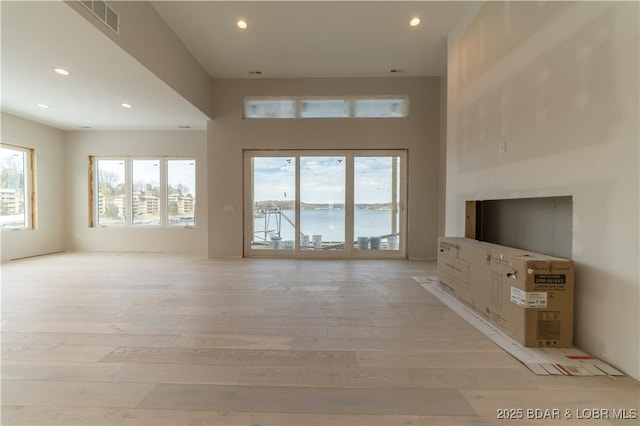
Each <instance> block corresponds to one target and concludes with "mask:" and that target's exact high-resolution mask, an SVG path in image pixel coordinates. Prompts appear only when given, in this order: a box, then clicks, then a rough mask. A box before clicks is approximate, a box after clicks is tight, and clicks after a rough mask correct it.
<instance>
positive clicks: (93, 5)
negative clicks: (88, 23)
mask: <svg viewBox="0 0 640 426" xmlns="http://www.w3.org/2000/svg"><path fill="white" fill-rule="evenodd" d="M80 3H82V4H83V5H84V6H85V7H86V8H87V9H89V10H90V11H91V12H92V13H93V14H94V15H95V16H96V18H98V19H99V20H100V21H102V22H103V23H104V24H105V25H106V26H107V27H109V28H111V29H112V30H113V31H114V32H115V33H116V34H117V33H118V32H119V30H120V16H118V14H117V13H116V11H115V10H113V8H112V7H111V6H109V5H108V4H107V2H105V1H102V0H80Z"/></svg>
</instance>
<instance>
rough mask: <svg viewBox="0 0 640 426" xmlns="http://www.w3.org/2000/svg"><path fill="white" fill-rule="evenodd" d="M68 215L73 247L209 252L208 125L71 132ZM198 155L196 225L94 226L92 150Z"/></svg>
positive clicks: (69, 243)
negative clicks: (182, 128)
mask: <svg viewBox="0 0 640 426" xmlns="http://www.w3.org/2000/svg"><path fill="white" fill-rule="evenodd" d="M66 142H67V146H66V149H67V151H66V155H67V181H66V184H67V188H68V192H69V193H68V209H67V210H68V215H69V216H68V217H69V219H68V221H67V235H66V238H67V239H66V244H67V247H68V249H70V250H73V251H121V252H127V251H129V252H165V253H184V254H196V253H197V254H206V252H207V236H208V228H207V213H206V211H207V205H208V190H207V178H206V177H207V145H206V132H204V131H189V130H187V131H78V132H67V134H66ZM118 155H122V156H130V157H136V156H137V157H150V156H169V155H177V156H193V157H194V158H195V159H196V228H195V229H186V228H166V227H161V228H153V227H149V228H141V227H106V228H99V227H90V226H89V214H90V213H89V175H88V169H89V157H90V156H118Z"/></svg>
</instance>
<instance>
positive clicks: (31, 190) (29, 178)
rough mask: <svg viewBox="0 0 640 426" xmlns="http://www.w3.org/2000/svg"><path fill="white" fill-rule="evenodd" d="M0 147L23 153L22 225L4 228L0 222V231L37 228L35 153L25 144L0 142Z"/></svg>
mask: <svg viewBox="0 0 640 426" xmlns="http://www.w3.org/2000/svg"><path fill="white" fill-rule="evenodd" d="M0 147H1V148H4V149H7V150H13V151H20V152H22V153H23V155H24V170H23V176H24V218H25V219H24V226H21V227H15V228H5V227H4V223H1V224H0V229H1V230H2V232H5V231H31V230H35V229H37V214H36V206H37V198H36V153H35V149H34V148H29V147H26V146H20V145H14V144H8V143H4V142H2V143H0Z"/></svg>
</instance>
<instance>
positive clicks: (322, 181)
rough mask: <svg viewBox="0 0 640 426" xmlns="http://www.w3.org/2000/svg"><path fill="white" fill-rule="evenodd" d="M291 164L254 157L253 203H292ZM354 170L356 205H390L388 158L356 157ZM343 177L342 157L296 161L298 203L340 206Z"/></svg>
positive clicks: (291, 159)
mask: <svg viewBox="0 0 640 426" xmlns="http://www.w3.org/2000/svg"><path fill="white" fill-rule="evenodd" d="M295 161H296V159H295V157H254V162H253V171H254V200H255V201H264V200H294V199H295ZM354 170H355V177H354V180H355V192H354V200H355V203H356V204H364V203H366V204H374V203H388V202H391V157H356V158H355V159H354ZM345 174H346V159H345V157H300V181H301V186H300V201H302V202H304V203H316V204H331V203H334V204H343V203H344V202H345V201H344V199H345V190H344V187H345ZM285 194H286V196H285Z"/></svg>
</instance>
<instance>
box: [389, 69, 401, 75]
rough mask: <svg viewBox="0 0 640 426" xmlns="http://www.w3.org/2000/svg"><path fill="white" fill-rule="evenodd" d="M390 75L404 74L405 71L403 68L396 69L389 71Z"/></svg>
mask: <svg viewBox="0 0 640 426" xmlns="http://www.w3.org/2000/svg"><path fill="white" fill-rule="evenodd" d="M389 72H390V73H398V74H399V73H403V72H404V70H403V69H402V68H394V69H392V70H389Z"/></svg>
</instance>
